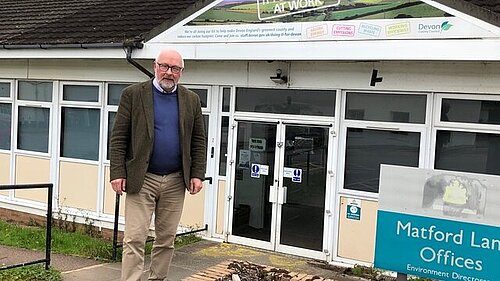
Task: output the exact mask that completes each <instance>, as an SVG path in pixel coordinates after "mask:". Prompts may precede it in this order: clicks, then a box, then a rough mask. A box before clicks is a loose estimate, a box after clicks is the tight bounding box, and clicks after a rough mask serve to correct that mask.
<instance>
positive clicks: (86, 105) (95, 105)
mask: <svg viewBox="0 0 500 281" xmlns="http://www.w3.org/2000/svg"><path fill="white" fill-rule="evenodd" d="M104 84H105V83H104V82H81V81H61V82H60V83H59V87H58V90H59V107H58V109H59V110H58V117H57V119H58V127H59V128H60V129H59V130H58V132H57V139H58V142H57V144H58V147H57V149H58V154H59V160H60V161H66V162H78V163H89V164H96V163H99V162H100V161H101V159H102V157H103V154H104V153H103V150H104V148H103V145H102V139H103V134H104V133H105V132H104V127H105V125H104V123H103V120H104V116H103V115H104V111H105V110H104V109H103V103H104V100H105V98H107V97H105V96H104V94H103V91H104ZM65 85H70V86H97V87H98V101H97V102H86V101H69V100H63V96H64V86H65ZM106 100H107V99H106ZM65 107H66V108H78V109H97V110H99V136H98V142H97V144H98V146H99V148H98V152H97V159H96V160H91V159H82V158H73V157H67V156H63V151H62V148H63V142H62V136H63V126H62V125H63V115H62V114H63V108H65ZM106 120H107V118H106Z"/></svg>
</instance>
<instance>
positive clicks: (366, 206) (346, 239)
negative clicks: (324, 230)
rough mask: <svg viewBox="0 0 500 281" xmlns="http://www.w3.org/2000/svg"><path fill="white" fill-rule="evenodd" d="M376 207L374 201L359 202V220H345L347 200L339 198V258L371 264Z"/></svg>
mask: <svg viewBox="0 0 500 281" xmlns="http://www.w3.org/2000/svg"><path fill="white" fill-rule="evenodd" d="M377 206H378V203H377V202H374V201H368V200H361V219H360V220H351V219H347V218H346V215H347V198H345V197H341V198H340V208H341V209H340V225H339V243H338V255H339V257H343V258H348V259H354V260H360V261H364V262H368V263H372V262H373V255H374V251H375V230H376V224H377Z"/></svg>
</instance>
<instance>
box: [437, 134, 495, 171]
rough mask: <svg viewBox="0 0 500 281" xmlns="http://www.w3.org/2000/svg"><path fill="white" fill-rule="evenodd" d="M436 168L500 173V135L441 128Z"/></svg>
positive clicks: (438, 135) (438, 136) (438, 137)
mask: <svg viewBox="0 0 500 281" xmlns="http://www.w3.org/2000/svg"><path fill="white" fill-rule="evenodd" d="M434 168H435V169H442V170H452V171H461V172H472V173H481V174H491V175H500V135H498V134H487V133H475V132H457V131H449V130H438V131H437V134H436V156H435V161H434Z"/></svg>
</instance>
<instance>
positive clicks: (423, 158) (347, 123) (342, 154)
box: [336, 90, 433, 199]
mask: <svg viewBox="0 0 500 281" xmlns="http://www.w3.org/2000/svg"><path fill="white" fill-rule="evenodd" d="M350 92H355V93H368V94H383V95H391V94H394V95H402V94H404V95H424V96H426V106H425V120H424V123H402V122H387V121H369V120H353V119H346V110H347V108H346V107H347V95H348V94H349V93H350ZM432 99H433V94H432V93H428V92H403V91H397V92H396V91H394V92H393V91H362V90H342V91H341V103H340V109H339V114H338V115H339V118H340V122H339V123H340V124H341V125H340V128H339V140H338V141H339V146H338V150H337V151H338V155H337V160H336V161H337V171H341V172H340V173H339V174H338V175H337V181H336V183H337V190H338V194H339V195H340V196H348V197H349V196H354V197H361V198H371V199H378V197H379V193H378V192H370V191H361V190H354V189H347V188H345V187H344V183H345V169H346V155H347V151H346V149H347V130H348V129H349V128H355V129H366V130H375V131H389V132H390V131H395V132H409V133H419V134H420V147H419V156H418V168H423V167H426V166H427V165H428V162H429V159H428V158H429V156H428V153H427V150H428V148H429V141H428V140H429V135H430V124H431V120H432V118H431V114H429V113H430V112H432V105H433V103H432Z"/></svg>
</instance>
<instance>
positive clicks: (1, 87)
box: [0, 82, 10, 98]
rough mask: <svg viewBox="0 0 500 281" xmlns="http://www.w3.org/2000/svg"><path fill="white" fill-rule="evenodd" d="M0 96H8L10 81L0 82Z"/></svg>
mask: <svg viewBox="0 0 500 281" xmlns="http://www.w3.org/2000/svg"><path fill="white" fill-rule="evenodd" d="M0 98H10V83H8V82H0Z"/></svg>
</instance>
